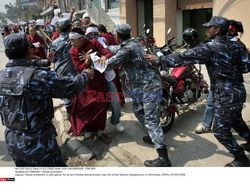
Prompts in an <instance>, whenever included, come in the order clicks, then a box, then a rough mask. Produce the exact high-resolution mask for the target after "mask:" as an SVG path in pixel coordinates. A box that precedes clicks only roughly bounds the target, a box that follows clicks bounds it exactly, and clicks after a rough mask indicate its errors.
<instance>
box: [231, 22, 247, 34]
mask: <svg viewBox="0 0 250 192" xmlns="http://www.w3.org/2000/svg"><path fill="white" fill-rule="evenodd" d="M229 25H232V26H234V27H236V28H237V29H238V32H240V33H244V28H243V25H242V22H240V21H235V20H230V21H229Z"/></svg>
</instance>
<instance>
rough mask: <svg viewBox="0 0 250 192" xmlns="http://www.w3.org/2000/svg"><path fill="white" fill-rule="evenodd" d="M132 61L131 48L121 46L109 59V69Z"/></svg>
mask: <svg viewBox="0 0 250 192" xmlns="http://www.w3.org/2000/svg"><path fill="white" fill-rule="evenodd" d="M129 61H130V54H129V50H128V49H125V48H121V49H120V50H119V51H118V52H117V53H116V54H115V55H114V56H113V57H111V58H110V59H109V60H108V63H107V65H108V66H107V69H106V70H107V71H110V70H112V69H115V68H117V67H119V66H121V65H123V64H125V63H127V62H129Z"/></svg>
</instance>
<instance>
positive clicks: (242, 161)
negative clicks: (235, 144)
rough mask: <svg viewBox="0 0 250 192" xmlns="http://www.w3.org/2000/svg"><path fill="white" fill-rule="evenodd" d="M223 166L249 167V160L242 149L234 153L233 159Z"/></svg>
mask: <svg viewBox="0 0 250 192" xmlns="http://www.w3.org/2000/svg"><path fill="white" fill-rule="evenodd" d="M225 167H250V161H249V159H248V158H247V156H246V155H245V152H244V151H241V152H239V153H237V154H234V160H233V161H232V162H231V163H228V164H226V165H225Z"/></svg>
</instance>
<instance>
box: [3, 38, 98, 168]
mask: <svg viewBox="0 0 250 192" xmlns="http://www.w3.org/2000/svg"><path fill="white" fill-rule="evenodd" d="M4 46H5V54H6V56H7V57H8V58H9V62H8V63H7V65H6V68H5V69H3V70H1V71H0V114H1V119H2V123H3V125H4V126H5V127H6V130H5V140H6V145H7V149H8V152H9V154H10V156H12V158H13V160H14V162H15V164H16V166H64V165H65V164H64V162H63V160H62V157H61V152H60V149H59V147H58V145H57V142H56V131H55V127H54V126H53V124H52V118H53V116H54V111H53V103H52V97H54V98H61V97H67V98H71V97H73V96H75V95H76V94H78V93H79V92H80V91H82V89H83V88H84V86H86V84H87V82H88V79H89V78H90V77H92V75H93V72H92V71H90V70H88V71H84V72H83V73H81V74H79V75H77V76H75V77H74V78H73V77H63V76H58V75H57V74H56V73H55V72H54V71H50V69H49V68H39V67H37V65H36V64H35V63H34V62H35V61H32V62H31V60H30V59H31V56H32V51H31V48H30V47H29V43H28V41H27V39H26V38H25V37H24V36H23V35H20V34H12V35H9V36H8V37H6V38H5V39H4ZM38 65H39V64H38Z"/></svg>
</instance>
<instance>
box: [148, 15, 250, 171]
mask: <svg viewBox="0 0 250 192" xmlns="http://www.w3.org/2000/svg"><path fill="white" fill-rule="evenodd" d="M204 26H205V27H207V35H208V37H210V38H212V39H213V41H210V42H207V43H203V44H201V45H199V46H196V47H195V48H193V49H189V50H187V51H185V52H183V53H180V54H171V55H169V56H167V57H164V56H161V57H157V56H154V55H146V56H145V57H146V58H147V59H148V60H150V62H152V63H154V62H162V63H163V65H164V66H165V67H176V66H182V65H192V64H195V63H201V64H204V63H205V64H206V65H207V66H209V67H210V68H211V73H212V76H213V77H214V78H213V79H211V89H212V91H213V93H214V107H215V114H214V125H213V132H214V135H215V137H216V138H217V139H218V141H219V142H220V143H221V144H223V145H224V146H225V147H226V148H227V150H228V151H229V152H230V153H231V154H233V156H234V160H233V161H232V162H231V163H228V164H226V166H230V167H232V166H233V167H234V166H236V167H243V166H250V162H249V159H248V158H247V157H246V155H245V153H244V148H242V147H241V146H239V145H238V143H237V141H236V139H235V138H234V137H233V135H232V132H231V128H233V129H235V131H236V132H237V133H238V134H239V135H240V136H241V137H243V138H245V139H246V140H247V141H249V140H250V130H249V128H248V127H247V126H246V123H245V122H244V121H243V119H242V115H241V111H242V107H243V103H244V102H245V100H246V90H245V87H244V85H243V82H242V73H246V72H249V71H250V57H249V55H248V54H247V53H246V51H245V50H244V49H243V48H242V46H240V45H239V44H238V43H235V42H233V41H230V40H228V39H226V33H227V31H228V27H229V22H228V20H227V19H226V18H223V17H217V16H214V17H212V18H211V20H210V21H209V22H208V23H206V24H204Z"/></svg>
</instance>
